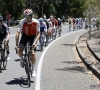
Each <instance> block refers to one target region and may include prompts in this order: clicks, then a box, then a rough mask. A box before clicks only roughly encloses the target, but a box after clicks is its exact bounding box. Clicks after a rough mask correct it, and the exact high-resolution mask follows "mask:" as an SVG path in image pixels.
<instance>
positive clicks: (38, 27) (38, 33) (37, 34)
mask: <svg viewBox="0 0 100 90" xmlns="http://www.w3.org/2000/svg"><path fill="white" fill-rule="evenodd" d="M36 30H37V33H36V38H35V40H34V43H33V45H34V44H37V41H38V40H39V38H40V24H39V22H37V27H36Z"/></svg>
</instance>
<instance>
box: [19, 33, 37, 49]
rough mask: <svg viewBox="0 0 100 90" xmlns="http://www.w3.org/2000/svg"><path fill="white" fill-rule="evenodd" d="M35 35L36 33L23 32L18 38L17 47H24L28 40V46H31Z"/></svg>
mask: <svg viewBox="0 0 100 90" xmlns="http://www.w3.org/2000/svg"><path fill="white" fill-rule="evenodd" d="M35 36H36V35H33V36H27V35H26V34H24V33H23V34H22V36H21V39H20V43H19V47H22V48H24V47H25V45H26V44H27V42H28V41H29V42H30V46H32V45H33V42H34V39H35Z"/></svg>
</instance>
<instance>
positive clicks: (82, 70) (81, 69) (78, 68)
mask: <svg viewBox="0 0 100 90" xmlns="http://www.w3.org/2000/svg"><path fill="white" fill-rule="evenodd" d="M56 70H59V71H71V72H73V73H79V72H80V73H85V71H86V69H85V68H84V67H81V66H73V67H64V68H59V69H56Z"/></svg>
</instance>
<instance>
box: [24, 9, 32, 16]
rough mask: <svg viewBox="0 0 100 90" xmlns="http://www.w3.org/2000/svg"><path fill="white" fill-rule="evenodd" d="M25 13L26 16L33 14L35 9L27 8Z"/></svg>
mask: <svg viewBox="0 0 100 90" xmlns="http://www.w3.org/2000/svg"><path fill="white" fill-rule="evenodd" d="M23 14H24V15H25V16H26V15H32V14H33V11H32V10H31V9H26V10H24V12H23Z"/></svg>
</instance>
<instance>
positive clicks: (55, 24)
mask: <svg viewBox="0 0 100 90" xmlns="http://www.w3.org/2000/svg"><path fill="white" fill-rule="evenodd" d="M50 20H51V22H52V35H55V36H56V34H57V26H58V21H57V19H56V18H55V16H53V18H52V17H51V16H50Z"/></svg>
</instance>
